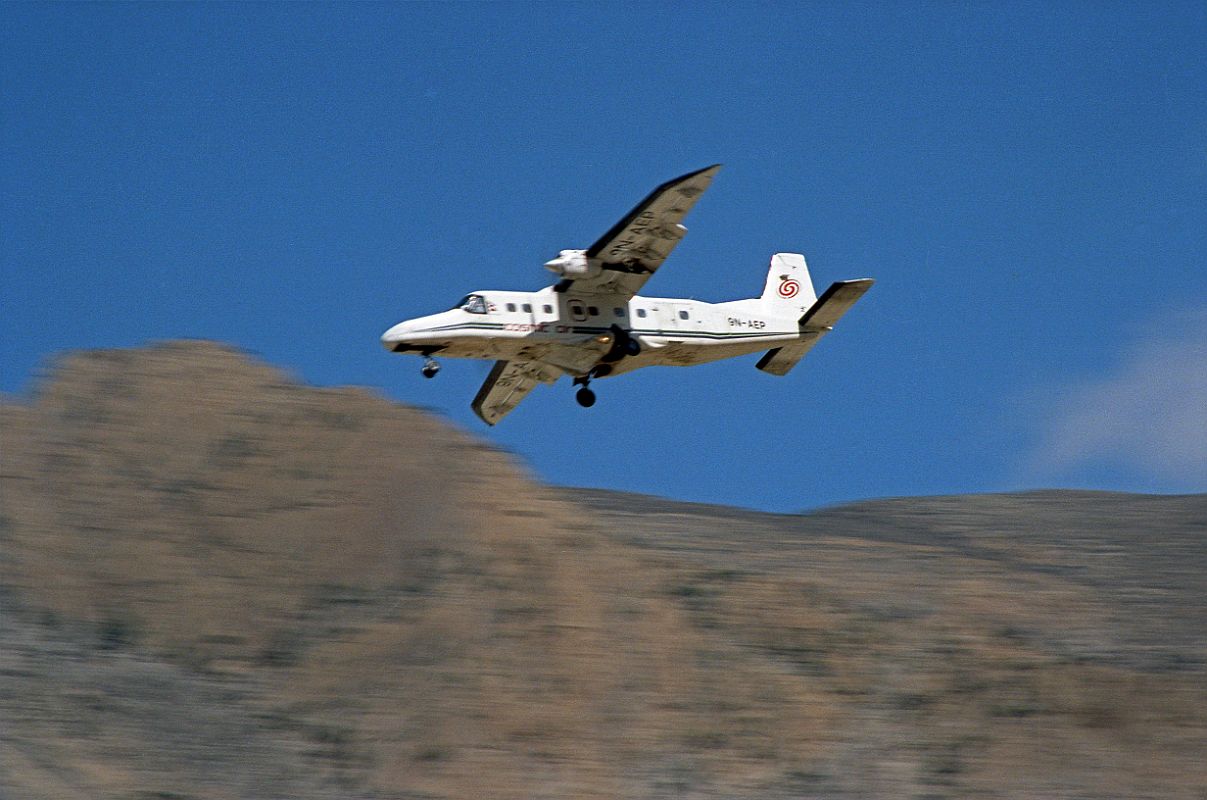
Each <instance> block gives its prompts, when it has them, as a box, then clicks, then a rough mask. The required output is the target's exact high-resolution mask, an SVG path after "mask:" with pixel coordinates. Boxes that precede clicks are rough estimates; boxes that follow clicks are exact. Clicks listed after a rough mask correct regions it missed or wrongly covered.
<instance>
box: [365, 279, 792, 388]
mask: <svg viewBox="0 0 1207 800" xmlns="http://www.w3.org/2000/svg"><path fill="white" fill-rule="evenodd" d="M470 298H482V301H483V303H484V310H480V311H478V312H474V311H470V310H466V308H465V307H464V304H463V305H462V306H458V307H456V308H452V309H450V310H448V311H442V312H440V313H438V314H432V315H429V316H425V317H418V318H416V319H411V320H407V321H405V322H401V323H399V324H398V325H395V326H394V327H392V328H390V329H389V330H387V331H386V332H385V333H384V334H383V335H382V337H381V341H382V345H383V346H384V347H385V348H386V349H388V350H391V351H393V352H400V353H406V352H410V353H417V354H423V355H439V356H443V357H448V358H472V359H501V360H531V359H538V360H539V359H542V358H548V354H549V352H550V351H551V350H556V349H559V348H572V349H573V350H579V351H586V353H589V355H587V356H586V357H585V358H583V359H581V360H580V361H579V364H578V365H577V368H573V369H567V372H568V373H569V374H571V375H574V376H576V377H577V376H585V375H587V374H591V376H592V377H596V378H603V377H607V376H610V375H618V374H622V373H625V372H631V371H632V370H635V369H639V368H641V367H652V366H693V365H696V364H704V363H707V362H710V361H717V360H720V359H723V358H731V357H733V356H741V355H747V354H750V353H757V352H760V351H765V350H768V349H769V348H773V347H778V346H782V345H785V344H790V343H794V342H799V341H802V340H803V339H804V337H805V335H806V334H805V333H804V332H803V331H802V330H801V329H800V328H799V326H798V324H797V320H798V318H799V317H800V312H799V311H796V312H795V313H794V315H793V316H789V317H778V316H772V315H769V314H767V313H766V309H765V308H763V304H762V303H761V302H760V301H759V300H758V299H752V300H735V301H731V302H727V303H706V302H702V301H699V300H683V299H675V298H665V297H642V296H640V295H638V296H634V297H633V298H631V299H628V300H624V299H621V298H614V299H611V300H609V298H606V297H591V296H581V297H580V296H576V295H574V294H565V293H559V292H556V291H554V289H553V287H549V288H546V289H543V290H541V291H538V292H504V291H482V292H474V293H473V294H471V295H469V296H468V297H467V298H466V300H469V299H470ZM617 338H619V339H620V340H621V342H622V343H625V344H627V342H626V341H625V340H626V339H627V340H631V341H632V342H635V343H636V347H633V346H632V345H628V346H627V348H626V349H625V350H623V351H621V352H611V351H612V348H613V346H614V345H615V343H616V340H617ZM563 360H564V359H563Z"/></svg>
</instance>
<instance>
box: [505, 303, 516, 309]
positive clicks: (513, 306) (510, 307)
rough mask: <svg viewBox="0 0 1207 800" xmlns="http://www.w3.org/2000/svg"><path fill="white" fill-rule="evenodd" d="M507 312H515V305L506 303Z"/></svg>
mask: <svg viewBox="0 0 1207 800" xmlns="http://www.w3.org/2000/svg"><path fill="white" fill-rule="evenodd" d="M507 310H508V311H515V303H508V304H507Z"/></svg>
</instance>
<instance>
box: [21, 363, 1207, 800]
mask: <svg viewBox="0 0 1207 800" xmlns="http://www.w3.org/2000/svg"><path fill="white" fill-rule="evenodd" d="M0 436H2V439H0V445H2V446H0V798H76V797H78V798H96V797H106V798H109V797H112V798H139V799H140V800H150V798H174V799H175V800H183V799H184V798H233V797H246V798H253V797H254V798H286V797H290V798H293V797H311V798H336V797H338V798H391V799H392V798H399V799H401V798H462V797H494V798H532V797H549V798H553V797H583V798H604V797H633V798H660V797H668V798H669V797H689V798H722V797H725V798H730V797H750V798H796V797H817V798H823V797H824V798H890V797H891V798H897V797H914V798H932V799H934V798H1007V797H1008V798H1192V799H1193V800H1203V799H1204V798H1207V766H1205V765H1207V757H1205V755H1207V578H1205V577H1204V576H1205V569H1207V495H1195V496H1177V497H1170V496H1165V497H1158V496H1136V495H1121V494H1108V493H1086V492H1059V491H1051V492H1036V493H1029V494H1020V495H990V496H966V497H937V498H905V499H895V500H881V501H874V502H865V503H858V504H854V505H848V506H842V507H837V508H831V509H825V510H821V511H816V512H812V513H806V514H801V515H772V514H763V513H758V512H753V511H745V510H739V509H733V508H725V507H716V506H706V505H698V504H687V503H678V502H673V501H668V500H662V499H659V498H653V497H646V496H640V495H630V494H620V493H613V492H605V491H600V490H588V489H564V488H556V487H550V486H543V485H541V484H539V483H537V482H536V481H534V480H533V479H532V478H531V477H529V476H528V475H527V474H526V473H525V472H524V471H523V469H522V468H521V467H520V466H518V465H517V463H516V462H515V460H514V459H512V458H511V457H510V456H508V455H507V454H505V453H502V452H500V451H498V450H496V449H493V448H491V447H489V446H487V445H486V444H484V443H483V442H482V441H480V440H478V439H476V438H474V437H473V436H471V435H469V434H466V433H464V432H462V431H460V430H457V429H456V428H454V427H452V426H451V425H449V424H447V423H446V422H444V421H442V420H440V419H439V418H438V417H436V416H434V415H432V414H430V413H427V412H424V411H421V410H418V409H415V408H410V407H405V406H401V405H398V404H395V403H391V402H388V401H386V400H384V399H382V398H380V397H376V396H374V395H372V394H370V393H368V392H366V391H363V390H357V389H334V390H332V389H315V388H308V387H304V386H302V385H299V384H298V383H297V382H296V381H294V380H292V379H291V378H290V377H289V376H287V375H286V374H284V373H282V372H280V371H278V370H276V369H274V368H271V367H268V366H266V365H263V364H260V363H258V362H256V361H254V360H252V359H250V358H249V357H247V356H246V355H244V354H242V353H239V352H237V351H235V350H232V349H229V348H227V347H224V346H221V345H217V344H212V343H206V342H174V343H167V344H163V345H157V346H154V347H149V348H145V349H138V350H118V351H92V352H79V353H75V354H70V355H68V356H65V357H64V358H62V359H61V360H60V361H59V362H58V363H57V364H55V365H54V366H53V368H52V369H51V370H50V371H49V372H48V374H47V376H46V377H45V379H44V380H43V382H42V384H41V386H40V388H39V390H38V391H37V392H36V394H35V395H34V396H33V397H32V398H30V399H29V400H28V401H15V400H13V401H11V402H5V403H4V404H3V406H0ZM919 468H925V466H924V465H919Z"/></svg>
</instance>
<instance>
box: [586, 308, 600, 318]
mask: <svg viewBox="0 0 1207 800" xmlns="http://www.w3.org/2000/svg"><path fill="white" fill-rule="evenodd" d="M587 313H588V314H590V315H591V316H593V317H598V316H599V309H598V308H597V307H596V306H587Z"/></svg>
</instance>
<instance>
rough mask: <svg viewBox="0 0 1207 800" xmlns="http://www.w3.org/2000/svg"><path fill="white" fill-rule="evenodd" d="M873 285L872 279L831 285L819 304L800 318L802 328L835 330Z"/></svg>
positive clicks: (823, 293) (860, 279) (820, 298)
mask: <svg viewBox="0 0 1207 800" xmlns="http://www.w3.org/2000/svg"><path fill="white" fill-rule="evenodd" d="M873 283H875V281H874V280H872V279H871V278H858V279H856V280H853V281H838V282H837V283H832V284H830V288H829V289H826V290H825V291H824V292H822V294H821V297H819V298H817V302H816V303H814V304H813V306H812V307H811V308H810V309H809V310H808V311H806V312H805V315H804V316H803V317H801V318H800V326H801V327H802V328H804V329H806V330H829V329H830V328H833V327H834V323H836V322H838V320H839V318H840V317H842V315H843V314H845V313H847V312H848V311H849V310H850V309H851V306H853V305H855V301H857V300H858V299H859V298H861V297H863V295H864V293H865V292H867V290H868V289H871V288H872V284H873Z"/></svg>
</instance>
